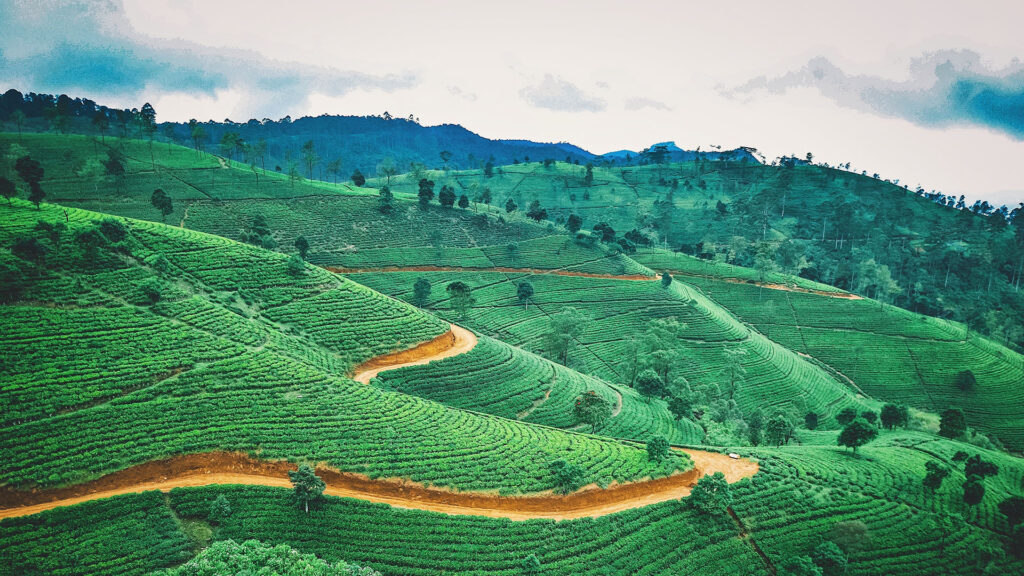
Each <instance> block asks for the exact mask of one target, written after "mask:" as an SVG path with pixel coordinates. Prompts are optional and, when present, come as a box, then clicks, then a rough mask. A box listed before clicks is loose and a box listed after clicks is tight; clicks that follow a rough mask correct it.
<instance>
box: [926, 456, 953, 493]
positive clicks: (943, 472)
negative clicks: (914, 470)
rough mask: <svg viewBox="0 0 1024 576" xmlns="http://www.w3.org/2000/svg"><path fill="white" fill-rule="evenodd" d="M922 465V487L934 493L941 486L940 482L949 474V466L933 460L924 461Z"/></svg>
mask: <svg viewBox="0 0 1024 576" xmlns="http://www.w3.org/2000/svg"><path fill="white" fill-rule="evenodd" d="M924 467H925V475H924V481H923V483H924V487H925V488H927V489H928V490H929V491H931V492H932V493H933V494H934V493H935V492H938V491H939V488H941V487H942V482H943V481H944V480H945V479H946V477H947V476H949V468H946V467H945V466H943V465H942V464H940V463H939V462H937V461H935V460H929V461H927V462H925V463H924Z"/></svg>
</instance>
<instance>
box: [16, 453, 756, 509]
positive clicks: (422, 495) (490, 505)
mask: <svg viewBox="0 0 1024 576" xmlns="http://www.w3.org/2000/svg"><path fill="white" fill-rule="evenodd" d="M682 451H684V452H686V453H687V454H689V455H690V458H691V459H693V461H694V464H695V466H694V468H693V469H691V470H689V471H687V472H685V473H682V474H676V475H673V476H668V477H665V478H658V479H656V480H643V481H638V482H630V483H626V484H619V485H612V486H610V487H608V488H606V489H601V488H599V487H597V486H593V485H591V486H587V487H584V488H583V489H582V490H580V491H577V492H574V493H572V494H569V495H567V496H558V495H554V494H550V493H542V494H535V495H530V496H499V495H497V494H491V493H474V492H453V491H450V490H445V489H441V488H430V487H426V486H423V485H421V484H416V483H413V482H408V481H403V480H397V479H370V478H368V477H366V476H363V475H360V474H352V473H347V472H340V471H337V470H334V469H331V468H327V467H319V468H317V475H318V476H320V477H321V478H323V480H324V482H325V483H326V484H327V489H326V490H325V493H326V494H328V495H330V496H343V497H348V498H358V499H360V500H367V501H369V502H378V503H382V504H389V505H391V506H394V507H396V508H405V509H411V510H428V511H431V512H441V513H444V514H451V515H458V516H488V517H491V518H509V519H512V520H529V519H533V518H546V519H551V520H568V519H573V518H583V517H587V516H590V517H597V516H604V515H606V514H612V513H615V512H621V511H623V510H629V509H631V508H638V507H641V506H649V505H651V504H656V503H658V502H665V501H667V500H677V499H679V498H682V497H684V496H687V495H689V494H690V490H691V488H692V487H693V485H694V484H695V483H696V482H697V480H698V479H699V478H700V477H702V476H703V475H704V474H710V473H713V472H718V471H721V472H723V473H724V474H725V477H726V479H727V480H728V481H729V482H736V481H739V480H741V479H743V478H747V477H750V476H753V475H754V474H756V473H757V470H758V466H757V464H756V463H755V462H751V461H749V460H744V459H732V458H729V457H728V456H726V455H725V454H718V453H715V452H704V451H701V450H682ZM295 468H296V466H295V465H294V464H291V463H288V462H280V461H265V460H254V459H252V458H250V457H249V456H247V455H245V454H239V453H227V452H212V453H203V454H189V455H183V456H176V457H174V458H170V459H167V460H157V461H154V462H147V463H145V464H141V465H139V466H134V467H132V468H128V469H126V470H121V471H119V472H114V473H113V474H109V475H107V476H103V477H102V478H99V479H97V480H94V481H92V482H87V483H84V484H76V485H74V486H70V487H68V488H61V489H56V490H45V491H33V492H22V491H15V490H11V489H6V488H3V489H0V518H12V517H17V516H27V515H29V514H36V513H38V512H42V511H44V510H49V509H51V508H57V507H59V506H70V505H73V504H80V503H82V502H88V501H90V500H97V499H100V498H109V497H111V496H117V495H120V494H130V493H137V492H145V491H147V490H161V491H164V492H166V491H168V490H170V489H172V488H181V487H195V486H209V485H213V484H246V485H250V486H273V487H278V488H290V487H291V483H290V482H289V480H288V471H289V470H294V469H295Z"/></svg>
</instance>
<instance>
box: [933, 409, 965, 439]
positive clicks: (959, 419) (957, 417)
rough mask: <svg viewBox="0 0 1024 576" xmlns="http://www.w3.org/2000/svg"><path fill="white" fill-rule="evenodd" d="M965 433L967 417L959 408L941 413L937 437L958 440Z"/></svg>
mask: <svg viewBox="0 0 1024 576" xmlns="http://www.w3.org/2000/svg"><path fill="white" fill-rule="evenodd" d="M965 432H967V417H966V416H965V415H964V411H963V410H961V409H959V408H950V409H949V410H946V411H945V412H943V413H942V414H941V416H940V420H939V436H942V437H944V438H959V437H961V436H963V435H964V433H965Z"/></svg>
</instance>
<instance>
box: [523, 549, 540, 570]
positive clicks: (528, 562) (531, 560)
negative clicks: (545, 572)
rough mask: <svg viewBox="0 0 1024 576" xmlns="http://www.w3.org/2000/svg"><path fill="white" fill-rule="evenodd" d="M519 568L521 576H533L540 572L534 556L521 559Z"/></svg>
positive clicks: (538, 561)
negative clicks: (523, 575) (525, 575)
mask: <svg viewBox="0 0 1024 576" xmlns="http://www.w3.org/2000/svg"><path fill="white" fill-rule="evenodd" d="M521 567H522V570H523V572H522V573H523V574H527V575H533V574H540V572H541V570H540V568H541V566H540V560H538V559H537V555H536V554H530V555H529V556H527V557H525V558H523V561H522V563H521Z"/></svg>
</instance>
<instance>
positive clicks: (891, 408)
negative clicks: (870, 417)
mask: <svg viewBox="0 0 1024 576" xmlns="http://www.w3.org/2000/svg"><path fill="white" fill-rule="evenodd" d="M881 420H882V426H884V427H886V428H888V429H889V430H892V429H893V427H895V426H906V425H907V422H908V421H909V420H910V411H909V410H908V409H907V407H906V406H899V405H896V404H886V405H884V406H882V416H881Z"/></svg>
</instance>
